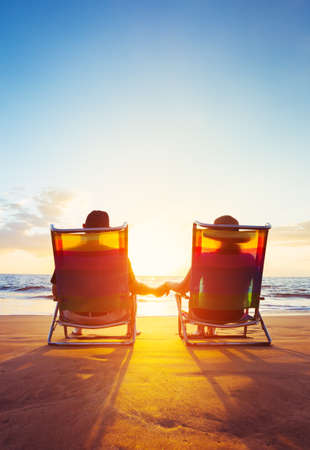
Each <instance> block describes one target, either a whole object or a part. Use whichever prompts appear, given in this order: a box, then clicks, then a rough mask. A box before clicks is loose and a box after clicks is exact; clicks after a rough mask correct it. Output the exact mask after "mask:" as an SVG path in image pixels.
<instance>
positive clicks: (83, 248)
mask: <svg viewBox="0 0 310 450" xmlns="http://www.w3.org/2000/svg"><path fill="white" fill-rule="evenodd" d="M51 237H52V244H53V251H54V260H55V275H56V289H57V299H56V300H57V305H56V309H55V313H54V317H53V322H52V325H51V328H50V332H49V335H48V344H55V345H107V344H109V345H110V344H111V343H113V344H118V345H130V344H133V343H134V342H135V338H136V297H135V295H132V294H130V292H129V285H128V226H127V224H124V225H123V226H121V227H114V228H81V229H65V230H64V229H56V228H54V226H53V225H51ZM120 309H122V310H125V313H126V314H125V316H124V317H122V318H121V320H118V321H117V322H113V323H100V324H96V325H89V324H87V323H88V322H89V321H87V320H85V324H83V323H81V320H82V321H83V315H79V320H78V321H76V322H75V321H68V320H67V319H66V318H65V316H64V313H63V312H64V311H66V310H68V311H70V312H74V313H76V314H79V313H81V312H83V313H85V312H91V313H92V314H94V313H106V312H113V311H119V310H120ZM97 315H98V314H97ZM84 317H85V315H84ZM57 325H61V326H62V327H63V328H64V334H65V339H64V340H63V341H60V342H52V336H53V333H54V330H55V328H56V326H57ZM121 325H125V326H127V334H125V335H123V336H107V335H106V336H101V335H100V336H99V335H95V337H94V339H96V340H92V339H88V340H87V335H86V336H85V338H84V336H83V337H82V338H80V339H78V341H77V342H75V341H74V342H73V341H72V340H70V338H69V336H68V327H79V328H83V329H84V328H86V329H100V328H110V327H116V326H121ZM106 334H107V333H106ZM99 338H100V339H99Z"/></svg>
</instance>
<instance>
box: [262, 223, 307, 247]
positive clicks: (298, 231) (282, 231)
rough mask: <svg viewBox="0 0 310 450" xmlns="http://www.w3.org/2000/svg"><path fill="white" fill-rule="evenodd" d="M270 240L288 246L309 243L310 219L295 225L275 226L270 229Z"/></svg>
mask: <svg viewBox="0 0 310 450" xmlns="http://www.w3.org/2000/svg"><path fill="white" fill-rule="evenodd" d="M270 238H271V241H272V242H274V243H277V244H279V245H280V244H282V245H287V246H290V247H300V246H305V245H310V220H308V221H307V222H302V223H299V224H297V225H292V226H284V227H275V228H273V229H272V230H271V235H270Z"/></svg>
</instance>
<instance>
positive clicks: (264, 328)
mask: <svg viewBox="0 0 310 450" xmlns="http://www.w3.org/2000/svg"><path fill="white" fill-rule="evenodd" d="M258 316H259V320H260V324H261V327H262V329H263V331H264V333H265V336H266V338H267V340H268V344H271V337H270V335H269V333H268V330H267V327H266V325H265V323H264V321H263V318H262V316H261V315H260V312H259V313H258Z"/></svg>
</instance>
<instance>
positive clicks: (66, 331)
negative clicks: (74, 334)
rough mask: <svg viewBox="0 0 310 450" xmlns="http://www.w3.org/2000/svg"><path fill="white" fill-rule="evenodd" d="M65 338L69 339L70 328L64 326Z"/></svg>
mask: <svg viewBox="0 0 310 450" xmlns="http://www.w3.org/2000/svg"><path fill="white" fill-rule="evenodd" d="M64 333H65V338H66V339H68V327H66V326H64Z"/></svg>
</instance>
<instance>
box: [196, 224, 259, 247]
mask: <svg viewBox="0 0 310 450" xmlns="http://www.w3.org/2000/svg"><path fill="white" fill-rule="evenodd" d="M203 235H204V236H205V237H207V238H210V239H215V240H216V241H226V242H231V243H233V244H238V243H239V244H242V243H245V242H249V241H250V240H251V239H252V238H253V233H251V232H249V231H239V230H223V228H222V229H220V230H216V229H212V228H209V229H208V230H206V231H204V232H203Z"/></svg>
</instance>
